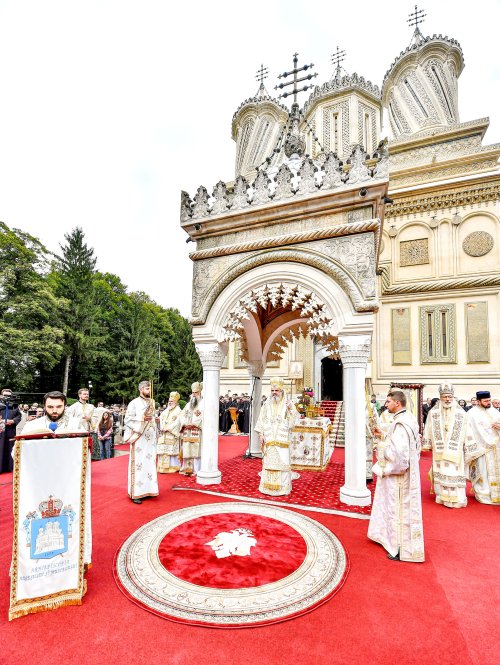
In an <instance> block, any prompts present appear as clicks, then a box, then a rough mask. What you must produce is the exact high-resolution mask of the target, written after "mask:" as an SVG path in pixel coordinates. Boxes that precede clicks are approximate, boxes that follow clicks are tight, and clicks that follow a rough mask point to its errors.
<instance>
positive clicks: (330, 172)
mask: <svg viewBox="0 0 500 665" xmlns="http://www.w3.org/2000/svg"><path fill="white" fill-rule="evenodd" d="M323 170H324V172H325V175H324V176H323V182H322V183H321V186H322V188H323V189H332V188H333V187H338V186H339V185H341V184H342V162H341V161H340V159H339V158H338V157H337V155H336V154H335V153H334V152H330V153H329V154H328V156H327V158H326V160H325V163H324V166H323Z"/></svg>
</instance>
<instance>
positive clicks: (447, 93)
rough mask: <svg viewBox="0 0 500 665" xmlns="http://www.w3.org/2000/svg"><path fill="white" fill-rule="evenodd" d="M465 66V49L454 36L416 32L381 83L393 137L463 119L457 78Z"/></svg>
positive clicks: (383, 101) (454, 123)
mask: <svg viewBox="0 0 500 665" xmlns="http://www.w3.org/2000/svg"><path fill="white" fill-rule="evenodd" d="M463 68H464V59H463V54H462V49H461V47H460V44H459V43H458V42H457V41H456V40H455V39H451V38H449V37H443V36H442V35H433V36H432V37H423V35H422V34H421V32H420V30H418V29H417V30H416V31H415V34H414V36H413V39H412V42H411V44H410V46H408V48H407V49H406V50H405V51H402V52H401V53H400V54H399V56H398V57H397V58H396V60H395V61H394V62H393V63H392V65H391V67H390V68H389V71H388V72H387V73H386V75H385V77H384V81H383V84H382V103H383V105H384V107H385V108H387V111H388V115H389V122H390V124H391V129H392V132H393V135H394V138H397V137H399V136H401V135H410V134H415V133H417V132H419V131H422V130H425V129H428V128H431V127H443V128H445V127H449V126H452V125H456V124H458V123H459V122H460V120H459V114H458V85H457V81H458V77H459V76H460V74H461V73H462V70H463Z"/></svg>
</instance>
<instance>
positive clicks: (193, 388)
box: [191, 381, 203, 393]
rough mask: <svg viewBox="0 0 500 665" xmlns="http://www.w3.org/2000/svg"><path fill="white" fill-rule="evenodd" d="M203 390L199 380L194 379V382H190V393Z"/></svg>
mask: <svg viewBox="0 0 500 665" xmlns="http://www.w3.org/2000/svg"><path fill="white" fill-rule="evenodd" d="M202 390H203V383H201V382H200V381H195V382H194V383H192V384H191V392H192V393H201V391H202Z"/></svg>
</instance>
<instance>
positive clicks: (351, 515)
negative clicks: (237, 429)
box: [171, 487, 370, 520]
mask: <svg viewBox="0 0 500 665" xmlns="http://www.w3.org/2000/svg"><path fill="white" fill-rule="evenodd" d="M171 489H173V490H176V491H186V492H200V494H210V495H211V496H223V497H224V498H226V499H237V500H238V501H250V502H251V503H265V504H267V505H268V506H278V507H279V506H285V508H297V509H298V510H305V511H309V512H312V513H326V514H327V515H340V517H349V518H351V519H354V520H369V519H370V516H369V515H358V514H357V513H348V512H347V511H343V510H335V509H333V508H319V507H316V506H302V505H300V504H298V503H286V502H283V501H280V502H279V503H278V502H277V501H270V500H268V499H256V498H253V497H250V496H242V495H241V494H224V493H222V492H211V491H210V490H200V489H198V488H196V487H172V488H171Z"/></svg>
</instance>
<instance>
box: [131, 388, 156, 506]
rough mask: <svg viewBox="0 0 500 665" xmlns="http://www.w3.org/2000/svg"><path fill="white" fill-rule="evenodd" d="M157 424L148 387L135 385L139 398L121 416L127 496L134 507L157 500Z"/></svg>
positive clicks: (153, 404)
mask: <svg viewBox="0 0 500 665" xmlns="http://www.w3.org/2000/svg"><path fill="white" fill-rule="evenodd" d="M157 422H159V418H157V417H156V416H155V403H154V401H153V400H152V399H151V383H150V382H149V381H141V382H140V383H139V397H136V398H135V399H133V400H132V401H131V402H130V404H129V405H128V407H127V412H126V414H125V435H124V443H129V444H130V456H129V460H128V495H129V497H130V498H131V499H132V501H133V502H134V503H142V500H143V499H145V498H147V497H150V496H158V478H157V475H156V438H157Z"/></svg>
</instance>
